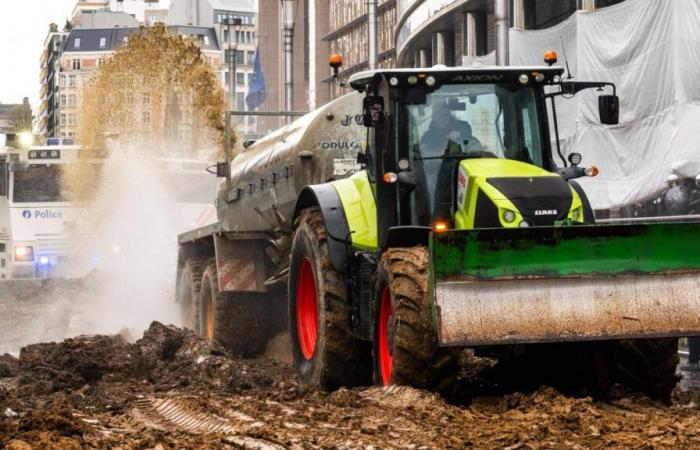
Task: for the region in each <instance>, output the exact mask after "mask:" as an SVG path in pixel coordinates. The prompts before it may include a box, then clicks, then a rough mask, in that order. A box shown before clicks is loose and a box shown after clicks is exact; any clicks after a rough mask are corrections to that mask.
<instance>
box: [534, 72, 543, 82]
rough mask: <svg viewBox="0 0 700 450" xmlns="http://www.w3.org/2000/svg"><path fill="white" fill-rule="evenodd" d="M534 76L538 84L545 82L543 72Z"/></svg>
mask: <svg viewBox="0 0 700 450" xmlns="http://www.w3.org/2000/svg"><path fill="white" fill-rule="evenodd" d="M534 76H535V81H537V82H538V83H541V82H543V81H544V74H543V73H542V72H537V73H536V74H534Z"/></svg>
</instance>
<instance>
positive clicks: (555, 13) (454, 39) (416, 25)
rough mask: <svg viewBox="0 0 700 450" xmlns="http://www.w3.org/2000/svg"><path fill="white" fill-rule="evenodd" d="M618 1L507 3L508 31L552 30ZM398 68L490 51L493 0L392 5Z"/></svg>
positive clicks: (408, 0) (454, 61) (458, 61)
mask: <svg viewBox="0 0 700 450" xmlns="http://www.w3.org/2000/svg"><path fill="white" fill-rule="evenodd" d="M621 1H624V0H510V21H511V26H512V27H516V28H520V29H543V28H549V27H552V26H554V25H556V24H558V23H560V22H562V21H564V20H566V19H567V18H568V17H569V16H570V15H572V14H573V13H574V12H575V11H576V10H577V9H595V8H602V7H606V6H611V5H613V4H616V3H620V2H621ZM394 39H395V44H396V63H397V65H398V66H400V67H427V66H432V65H435V64H444V65H447V66H455V65H462V64H466V63H468V62H469V61H470V60H473V59H474V58H480V57H483V56H485V55H488V54H490V53H492V52H494V50H495V47H496V27H495V17H494V0H397V23H396V30H395V33H394Z"/></svg>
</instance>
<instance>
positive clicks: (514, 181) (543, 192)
mask: <svg viewBox="0 0 700 450" xmlns="http://www.w3.org/2000/svg"><path fill="white" fill-rule="evenodd" d="M457 182H458V185H457V199H458V202H457V206H458V208H457V213H456V217H455V219H456V225H457V227H458V228H461V229H469V228H491V227H517V226H520V224H521V223H522V222H523V221H525V222H527V223H528V224H529V225H531V226H533V225H534V226H551V225H554V224H555V223H556V222H559V221H564V220H567V219H569V218H570V219H572V220H573V221H581V220H582V210H579V208H581V200H580V198H579V197H578V195H577V194H576V193H575V191H574V190H573V189H572V188H571V186H570V185H569V183H567V182H566V180H564V179H563V178H562V177H561V176H559V175H557V174H554V173H551V172H548V171H546V170H544V169H542V168H540V167H537V166H534V165H532V164H527V163H524V162H520V161H514V160H510V159H498V158H480V159H468V160H463V161H461V162H460V164H459V171H458V177H457ZM508 211H510V212H508ZM506 213H507V214H506ZM504 214H505V215H504ZM513 214H514V215H515V216H514V218H513ZM507 215H511V218H510V219H509V220H504V218H505V217H507Z"/></svg>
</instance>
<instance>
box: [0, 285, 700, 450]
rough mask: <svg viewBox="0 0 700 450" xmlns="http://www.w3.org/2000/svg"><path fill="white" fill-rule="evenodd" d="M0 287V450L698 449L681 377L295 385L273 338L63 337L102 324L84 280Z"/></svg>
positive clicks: (697, 422) (695, 410)
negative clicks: (599, 387)
mask: <svg viewBox="0 0 700 450" xmlns="http://www.w3.org/2000/svg"><path fill="white" fill-rule="evenodd" d="M0 287H2V289H0V448H8V449H29V448H37V449H39V448H41V449H77V448H99V449H102V448H121V449H132V448H133V449H150V448H153V449H181V448H185V449H189V448H193V449H195V448H196V449H200V448H201V449H205V448H206V449H216V448H250V449H280V448H299V449H302V448H303V449H307V448H308V449H313V448H338V449H368V448H375V449H378V448H415V449H419V448H430V449H432V448H436V449H438V448H439V449H442V448H477V449H540V448H542V449H545V448H547V449H550V448H551V449H562V448H571V449H584V448H620V449H628V448H645V449H653V448H669V449H670V448H673V449H678V448H700V406H698V405H700V396H699V395H698V394H697V393H696V392H695V391H696V389H695V388H693V386H694V385H693V384H692V383H688V382H687V379H686V380H684V381H683V383H681V385H680V386H679V387H678V388H677V390H676V392H675V394H674V400H673V403H672V404H671V405H663V404H660V403H656V402H653V401H651V400H649V399H647V398H645V397H642V396H639V395H635V394H630V393H626V392H624V391H622V390H616V391H615V392H614V394H613V396H612V398H610V399H609V400H606V401H604V402H601V401H594V400H592V399H591V398H588V397H585V396H578V397H576V396H569V395H564V394H561V393H560V392H558V391H557V390H556V389H554V388H551V387H540V388H539V389H537V388H535V389H525V390H522V389H517V388H513V389H511V390H509V391H506V392H497V393H496V392H491V393H490V394H488V392H489V391H486V390H485V391H483V392H482V393H481V394H480V395H481V396H476V397H468V398H460V399H459V400H455V399H451V402H447V401H445V400H444V399H443V398H441V397H440V396H438V395H436V394H433V393H430V392H426V391H420V390H415V389H410V388H405V387H393V388H388V389H384V388H380V387H365V388H357V389H341V390H338V391H335V392H331V393H326V392H311V393H303V392H302V391H301V390H300V389H299V385H298V384H297V382H296V380H295V377H294V373H293V368H292V367H291V366H290V364H289V362H288V360H289V357H288V353H287V351H286V350H287V347H288V343H286V341H285V340H284V339H277V340H276V345H271V346H270V348H269V349H268V352H267V353H266V357H263V358H258V359H254V360H240V359H234V358H231V357H229V355H227V353H226V352H225V351H224V350H223V349H222V348H221V347H219V346H218V345H217V344H215V343H212V342H209V341H206V340H204V339H202V338H199V337H197V336H195V335H194V334H193V333H191V332H189V331H185V330H182V329H179V328H176V327H174V326H166V325H162V324H160V323H158V322H154V323H153V324H152V325H151V326H150V328H149V329H148V330H147V331H146V332H145V333H143V335H142V333H139V332H135V331H133V330H123V331H122V333H121V334H118V335H112V336H100V335H91V336H82V337H77V338H72V339H65V340H64V338H65V337H66V336H72V335H73V336H74V335H77V334H80V333H81V332H83V330H85V329H88V330H90V329H91V328H92V327H94V326H97V325H99V324H98V323H96V322H95V318H94V317H91V316H90V314H87V313H86V311H88V310H89V309H88V308H86V305H88V304H89V302H90V299H91V293H90V291H89V289H86V283H84V282H81V283H78V282H64V283H62V284H61V285H60V286H56V285H53V286H44V285H41V284H38V285H34V286H32V287H31V288H30V289H29V290H28V289H27V287H26V286H23V287H21V288H18V289H14V288H11V286H10V285H7V284H6V285H1V286H0ZM47 292H49V293H50V294H51V295H46V294H47ZM35 342H43V343H37V344H34V343H35ZM28 344H29V345H28ZM20 348H21V351H20ZM5 352H11V353H12V355H10V354H4V355H3V353H5ZM515 378H517V374H515ZM691 381H692V380H691ZM695 385H700V382H698V383H695ZM688 386H690V387H691V389H692V390H691V392H688V391H686V389H685V388H686V387H688ZM519 390H520V391H522V392H518V391H519ZM474 392H480V391H479V390H478V389H475V390H474ZM486 394H488V395H486Z"/></svg>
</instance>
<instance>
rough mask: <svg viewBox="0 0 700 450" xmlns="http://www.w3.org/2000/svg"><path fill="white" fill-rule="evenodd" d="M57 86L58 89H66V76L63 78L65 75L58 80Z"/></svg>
mask: <svg viewBox="0 0 700 450" xmlns="http://www.w3.org/2000/svg"><path fill="white" fill-rule="evenodd" d="M58 85H59V86H60V87H66V76H65V75H61V76H60V77H59V78H58Z"/></svg>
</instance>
